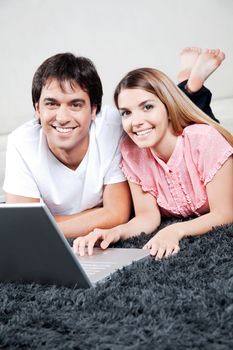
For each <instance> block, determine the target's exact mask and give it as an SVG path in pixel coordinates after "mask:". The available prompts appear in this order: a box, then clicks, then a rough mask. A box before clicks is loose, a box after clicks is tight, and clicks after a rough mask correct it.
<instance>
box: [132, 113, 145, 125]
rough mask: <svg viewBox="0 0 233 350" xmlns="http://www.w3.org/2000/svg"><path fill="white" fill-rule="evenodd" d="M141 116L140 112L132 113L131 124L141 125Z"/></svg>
mask: <svg viewBox="0 0 233 350" xmlns="http://www.w3.org/2000/svg"><path fill="white" fill-rule="evenodd" d="M142 124H143V118H142V116H141V114H140V113H134V114H133V116H132V125H134V126H135V125H142Z"/></svg>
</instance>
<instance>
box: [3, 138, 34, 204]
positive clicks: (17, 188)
mask: <svg viewBox="0 0 233 350" xmlns="http://www.w3.org/2000/svg"><path fill="white" fill-rule="evenodd" d="M3 190H4V191H5V192H6V193H11V194H15V195H18V196H24V197H32V198H40V193H39V190H38V187H37V185H36V183H35V181H34V179H33V176H32V174H31V172H30V169H29V168H28V166H27V164H26V162H25V161H24V159H23V157H22V155H21V154H20V152H19V151H18V149H17V147H16V146H15V144H14V142H13V136H12V135H10V136H9V137H8V143H7V150H6V168H5V179H4V184H3Z"/></svg>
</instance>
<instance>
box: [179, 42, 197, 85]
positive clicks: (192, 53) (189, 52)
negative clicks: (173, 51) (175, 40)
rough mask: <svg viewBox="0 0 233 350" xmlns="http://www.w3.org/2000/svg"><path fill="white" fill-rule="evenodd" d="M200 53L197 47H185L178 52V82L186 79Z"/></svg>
mask: <svg viewBox="0 0 233 350" xmlns="http://www.w3.org/2000/svg"><path fill="white" fill-rule="evenodd" d="M200 53H201V49H200V48H199V47H186V48H184V49H183V50H182V51H181V53H180V61H181V64H180V72H179V74H178V82H179V83H181V82H182V81H184V80H188V78H189V76H190V74H191V71H192V68H193V66H194V64H195V62H196V60H197V58H198V56H199V55H200Z"/></svg>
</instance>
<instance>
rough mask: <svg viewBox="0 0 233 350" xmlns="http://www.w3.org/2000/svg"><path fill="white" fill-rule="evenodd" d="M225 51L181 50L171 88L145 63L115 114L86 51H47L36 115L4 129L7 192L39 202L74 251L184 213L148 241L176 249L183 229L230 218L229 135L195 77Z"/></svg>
mask: <svg viewBox="0 0 233 350" xmlns="http://www.w3.org/2000/svg"><path fill="white" fill-rule="evenodd" d="M224 58H225V56H224V54H223V53H222V52H221V51H220V50H200V49H198V48H186V49H184V50H183V51H182V53H181V70H180V73H179V75H178V80H179V82H180V84H179V88H178V87H176V86H175V85H174V84H173V82H172V81H171V80H170V79H169V78H168V77H167V76H166V75H165V74H163V73H162V72H160V71H158V70H156V69H153V68H140V69H136V70H133V71H131V72H129V73H128V74H126V76H125V77H123V79H122V80H121V81H120V82H119V84H118V85H117V87H116V89H115V93H114V100H115V105H116V107H117V110H118V112H117V111H116V110H115V109H113V108H109V107H101V99H102V85H101V81H100V79H99V76H98V74H97V72H96V70H95V67H94V66H93V64H92V62H91V61H90V60H88V59H86V58H83V57H75V56H73V55H72V54H58V55H55V56H52V57H51V58H48V59H47V60H46V61H45V62H43V63H42V65H41V66H40V67H39V68H38V70H37V72H36V73H35V75H34V78H33V85H32V98H33V105H34V107H35V111H36V118H35V119H34V120H33V121H30V122H28V123H26V124H24V125H23V126H21V127H20V128H18V129H17V130H15V131H14V132H13V133H12V134H11V135H10V136H9V140H8V147H7V162H6V175H5V182H4V190H5V192H6V202H8V203H16V202H37V201H40V200H43V201H44V202H45V203H46V204H47V206H48V208H49V209H50V211H51V212H52V214H53V215H54V217H55V219H56V221H57V223H58V225H59V226H60V228H61V230H62V232H63V233H64V235H65V236H66V237H77V238H76V239H75V240H74V243H73V246H74V251H75V252H76V253H78V254H80V255H84V254H85V249H86V247H87V251H88V254H92V252H93V247H94V245H95V244H96V243H97V242H99V243H100V246H101V248H103V249H106V248H107V247H108V246H109V244H111V243H113V242H116V241H118V240H120V239H127V238H129V237H132V236H135V235H139V234H140V233H141V232H145V233H151V232H153V231H154V230H155V229H156V228H157V227H159V225H160V222H161V217H163V216H174V217H181V218H187V219H188V220H187V221H185V220H184V221H182V222H178V223H174V224H172V225H170V226H167V227H165V228H163V229H161V230H159V231H158V232H157V233H156V234H155V236H154V237H153V238H152V239H150V240H149V241H148V242H147V244H146V245H145V246H144V248H145V249H150V253H151V255H152V256H155V257H156V258H157V259H161V258H163V257H168V256H169V255H172V254H176V253H178V251H179V241H180V240H181V239H182V238H184V237H186V236H196V235H202V234H205V233H206V232H208V231H209V230H211V229H212V227H214V226H218V225H223V224H228V223H231V222H233V156H232V154H233V136H232V135H231V134H230V133H229V132H228V131H227V130H226V129H224V128H223V127H221V126H220V124H219V123H218V121H217V120H216V118H215V117H214V115H213V113H212V111H211V108H210V105H209V104H210V99H211V94H210V92H209V91H208V90H207V89H206V88H205V87H204V86H203V84H204V82H205V80H206V79H207V78H208V77H209V75H210V74H212V73H213V72H214V71H215V70H216V68H218V67H219V65H220V64H221V63H222V61H223V60H224ZM181 90H182V91H181ZM185 95H186V96H185ZM191 101H192V102H191ZM194 103H195V104H196V106H195V105H194ZM198 107H199V108H198ZM201 109H202V110H201ZM122 127H123V130H124V134H123V136H122ZM119 145H120V149H119ZM119 165H120V167H119ZM97 169H98V170H97ZM125 178H126V179H127V181H128V185H127V182H126V181H125ZM129 189H130V191H129ZM131 198H132V200H133V205H134V212H135V216H134V217H133V218H131V219H130V218H129V216H130V212H131ZM190 217H191V218H192V219H191V220H190V219H189V218H190Z"/></svg>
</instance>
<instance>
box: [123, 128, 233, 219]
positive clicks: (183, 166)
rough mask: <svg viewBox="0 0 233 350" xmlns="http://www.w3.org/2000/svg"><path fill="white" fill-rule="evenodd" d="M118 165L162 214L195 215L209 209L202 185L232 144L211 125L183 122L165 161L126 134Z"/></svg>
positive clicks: (221, 162)
mask: <svg viewBox="0 0 233 350" xmlns="http://www.w3.org/2000/svg"><path fill="white" fill-rule="evenodd" d="M121 152H122V162H121V168H122V170H123V172H124V174H125V176H126V177H127V179H128V180H129V181H131V182H134V183H136V184H139V185H140V186H141V187H142V190H143V191H145V192H149V193H151V194H152V195H153V196H154V197H155V198H156V200H157V204H158V205H159V207H160V210H161V214H163V215H165V216H178V217H187V216H192V215H196V216H199V215H201V214H204V213H206V212H208V211H209V204H208V198H207V192H206V185H207V184H208V182H210V181H211V180H212V178H213V177H214V175H215V174H216V172H217V171H218V170H219V169H220V168H221V166H222V165H223V164H224V162H225V161H226V160H227V159H228V158H229V157H230V156H232V154H233V147H232V146H231V145H230V144H229V143H228V142H227V141H226V140H225V138H224V137H223V136H222V135H221V134H220V133H219V132H218V131H217V130H216V129H214V128H213V127H211V126H208V125H205V124H194V125H190V126H187V127H186V128H185V129H184V130H183V133H182V134H181V135H180V136H178V138H177V142H176V146H175V149H174V151H173V153H172V155H171V157H170V159H169V160H168V162H167V163H165V162H164V161H163V160H161V159H160V158H158V157H157V156H156V155H155V154H153V153H152V151H151V150H150V149H149V148H144V149H140V148H138V147H137V145H135V143H134V142H133V141H132V140H131V139H130V138H129V137H128V136H126V137H125V138H124V139H123V141H122V144H121Z"/></svg>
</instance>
